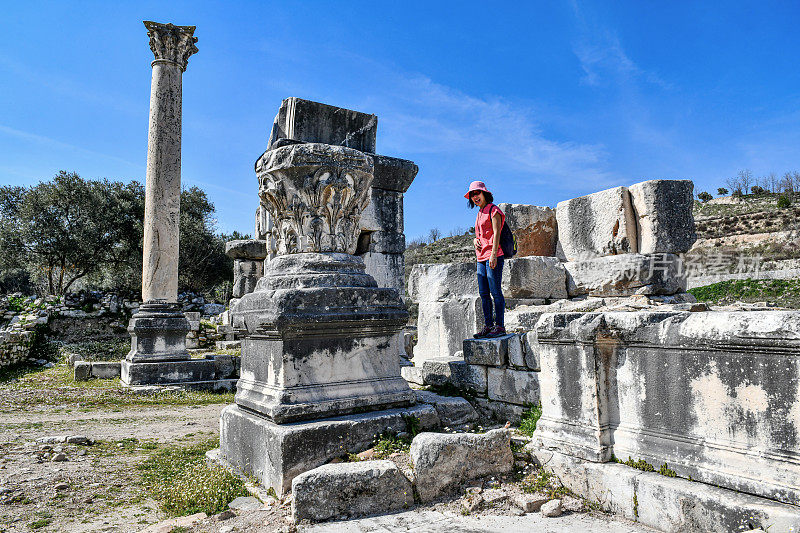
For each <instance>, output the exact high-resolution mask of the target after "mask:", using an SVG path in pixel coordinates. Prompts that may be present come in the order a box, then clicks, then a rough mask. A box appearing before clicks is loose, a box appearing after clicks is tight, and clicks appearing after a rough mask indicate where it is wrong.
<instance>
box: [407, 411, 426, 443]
mask: <svg viewBox="0 0 800 533" xmlns="http://www.w3.org/2000/svg"><path fill="white" fill-rule="evenodd" d="M403 422H405V423H406V432H407V433H408V434H409V435H411V438H412V439H413V438H414V437H416V436H417V435H418V434H419V432H420V429H421V424H422V423H421V422H420V419H419V418H417V417H416V416H414V415H403Z"/></svg>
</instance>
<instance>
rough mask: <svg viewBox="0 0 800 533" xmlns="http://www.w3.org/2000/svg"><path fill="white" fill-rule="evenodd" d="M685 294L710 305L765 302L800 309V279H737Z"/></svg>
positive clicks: (698, 288) (692, 290)
mask: <svg viewBox="0 0 800 533" xmlns="http://www.w3.org/2000/svg"><path fill="white" fill-rule="evenodd" d="M687 292H689V293H690V294H692V295H693V296H694V297H695V298H697V301H699V302H708V303H711V304H718V305H724V304H726V303H732V302H737V301H738V302H763V301H766V302H771V303H775V304H777V305H780V306H782V307H791V308H793V309H800V279H760V280H755V279H737V280H729V281H721V282H719V283H713V284H711V285H706V286H703V287H695V288H693V289H689V290H688V291H687Z"/></svg>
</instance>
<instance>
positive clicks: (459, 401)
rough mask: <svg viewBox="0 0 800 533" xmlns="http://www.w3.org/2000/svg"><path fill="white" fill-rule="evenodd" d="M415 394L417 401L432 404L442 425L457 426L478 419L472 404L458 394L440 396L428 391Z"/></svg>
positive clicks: (446, 426) (447, 426)
mask: <svg viewBox="0 0 800 533" xmlns="http://www.w3.org/2000/svg"><path fill="white" fill-rule="evenodd" d="M416 394H417V403H425V404H430V405H433V407H434V408H435V409H436V414H437V415H439V421H440V422H441V424H442V427H445V428H457V427H460V426H464V425H466V424H472V423H474V422H475V421H476V420H477V419H478V413H477V412H476V411H475V408H474V407H472V404H470V403H469V402H468V401H467V400H465V399H464V398H462V397H460V396H441V395H439V394H435V393H433V392H430V391H416Z"/></svg>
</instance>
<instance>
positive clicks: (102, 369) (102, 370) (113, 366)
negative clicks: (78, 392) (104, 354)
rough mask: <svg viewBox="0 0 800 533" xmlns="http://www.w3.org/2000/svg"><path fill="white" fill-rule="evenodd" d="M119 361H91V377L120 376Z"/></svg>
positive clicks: (112, 377)
mask: <svg viewBox="0 0 800 533" xmlns="http://www.w3.org/2000/svg"><path fill="white" fill-rule="evenodd" d="M120 373H121V362H120V361H95V362H93V363H92V377H93V378H98V379H114V378H118V377H120Z"/></svg>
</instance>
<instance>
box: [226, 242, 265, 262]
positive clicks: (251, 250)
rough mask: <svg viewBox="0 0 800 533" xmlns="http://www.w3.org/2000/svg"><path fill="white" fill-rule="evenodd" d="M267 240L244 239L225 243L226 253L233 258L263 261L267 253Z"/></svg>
mask: <svg viewBox="0 0 800 533" xmlns="http://www.w3.org/2000/svg"><path fill="white" fill-rule="evenodd" d="M268 253H269V252H268V250H267V241H262V240H257V239H243V240H235V241H228V242H226V243H225V254H226V255H227V256H228V257H230V258H231V259H249V260H261V261H263V260H264V259H265V258H266V257H267V255H268Z"/></svg>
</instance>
